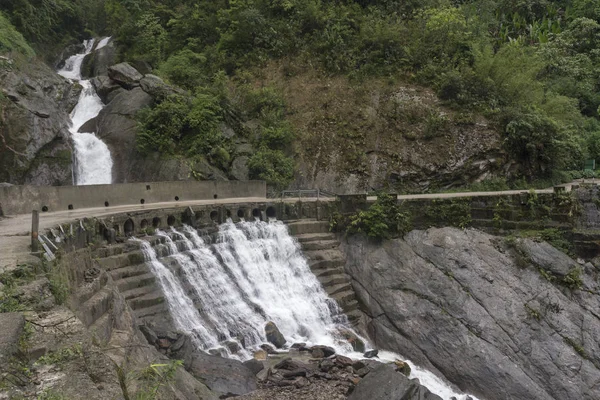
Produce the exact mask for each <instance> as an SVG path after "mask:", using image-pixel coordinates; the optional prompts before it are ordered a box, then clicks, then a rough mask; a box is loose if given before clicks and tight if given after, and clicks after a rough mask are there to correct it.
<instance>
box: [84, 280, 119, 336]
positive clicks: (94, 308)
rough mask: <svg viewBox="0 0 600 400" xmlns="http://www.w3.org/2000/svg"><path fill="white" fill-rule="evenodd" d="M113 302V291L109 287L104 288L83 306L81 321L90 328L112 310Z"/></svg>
mask: <svg viewBox="0 0 600 400" xmlns="http://www.w3.org/2000/svg"><path fill="white" fill-rule="evenodd" d="M112 300H113V292H112V290H111V289H109V288H107V287H104V288H102V289H101V290H100V291H99V292H97V293H96V294H94V295H93V296H92V297H91V298H90V299H89V300H88V301H86V302H85V303H83V304H82V305H81V307H80V308H79V311H78V314H79V319H80V320H81V322H83V324H84V325H85V326H86V327H89V326H90V325H92V324H93V323H94V322H96V321H97V320H98V318H100V317H101V316H102V315H104V314H105V313H106V312H107V311H108V310H109V309H110V307H111V305H112Z"/></svg>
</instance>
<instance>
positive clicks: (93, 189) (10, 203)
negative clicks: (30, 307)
mask: <svg viewBox="0 0 600 400" xmlns="http://www.w3.org/2000/svg"><path fill="white" fill-rule="evenodd" d="M266 193H267V187H266V184H265V182H263V181H200V182H199V181H180V182H147V183H123V184H114V185H87V186H6V187H0V215H17V214H27V213H30V212H31V210H34V209H37V210H40V211H42V212H46V211H66V210H73V209H82V208H96V207H110V206H120V205H131V204H151V203H163V202H171V201H186V200H211V199H223V198H248V197H252V198H257V197H258V198H265V197H266Z"/></svg>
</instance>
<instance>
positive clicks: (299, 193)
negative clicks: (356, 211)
mask: <svg viewBox="0 0 600 400" xmlns="http://www.w3.org/2000/svg"><path fill="white" fill-rule="evenodd" d="M336 197H337V194H336V193H333V192H330V191H327V190H322V189H296V190H284V191H282V192H280V193H276V194H275V193H274V194H273V198H278V199H290V198H293V199H302V198H305V199H308V198H310V199H320V198H336Z"/></svg>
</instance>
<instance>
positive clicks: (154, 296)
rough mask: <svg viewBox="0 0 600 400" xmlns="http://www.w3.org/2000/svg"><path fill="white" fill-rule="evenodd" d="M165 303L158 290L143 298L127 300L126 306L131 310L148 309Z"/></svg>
mask: <svg viewBox="0 0 600 400" xmlns="http://www.w3.org/2000/svg"><path fill="white" fill-rule="evenodd" d="M164 302H165V298H164V296H163V294H162V292H161V291H160V290H154V291H152V292H150V293H148V294H146V295H144V296H140V297H137V298H135V299H132V300H129V301H128V302H127V304H129V306H130V307H131V308H132V309H133V310H140V309H142V308H148V307H152V306H155V305H157V304H161V303H164Z"/></svg>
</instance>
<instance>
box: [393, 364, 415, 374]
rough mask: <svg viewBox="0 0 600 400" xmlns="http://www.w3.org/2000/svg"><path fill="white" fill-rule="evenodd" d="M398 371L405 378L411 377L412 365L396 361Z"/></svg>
mask: <svg viewBox="0 0 600 400" xmlns="http://www.w3.org/2000/svg"><path fill="white" fill-rule="evenodd" d="M394 365H395V366H396V371H398V372H401V373H403V374H404V375H405V376H410V371H411V369H410V365H408V363H407V362H404V361H400V360H396V361H394Z"/></svg>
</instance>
